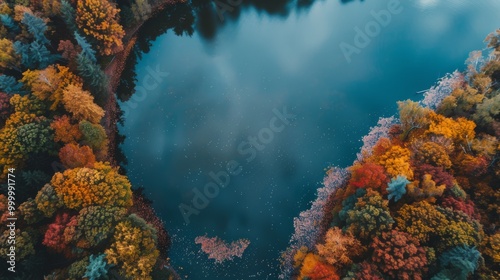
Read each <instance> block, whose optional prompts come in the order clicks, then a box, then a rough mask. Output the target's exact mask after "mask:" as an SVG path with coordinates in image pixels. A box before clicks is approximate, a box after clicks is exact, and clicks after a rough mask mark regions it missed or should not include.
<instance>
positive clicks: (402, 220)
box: [395, 201, 446, 244]
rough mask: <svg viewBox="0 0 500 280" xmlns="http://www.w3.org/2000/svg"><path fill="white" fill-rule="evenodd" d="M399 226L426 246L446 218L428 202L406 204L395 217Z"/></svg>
mask: <svg viewBox="0 0 500 280" xmlns="http://www.w3.org/2000/svg"><path fill="white" fill-rule="evenodd" d="M395 220H396V224H397V226H398V227H399V228H400V229H401V230H402V231H404V232H407V233H409V234H411V235H412V236H413V237H415V238H417V239H418V240H419V241H420V243H422V244H426V243H427V242H429V240H430V238H431V236H435V231H436V229H437V228H438V227H439V226H440V225H441V224H443V223H446V217H445V216H444V215H443V214H442V213H441V212H439V211H438V210H437V209H436V208H435V207H434V206H433V205H431V204H429V202H427V201H419V202H416V203H413V204H405V205H403V207H401V209H399V210H398V212H397V215H396V217H395Z"/></svg>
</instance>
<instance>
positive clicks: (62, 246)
mask: <svg viewBox="0 0 500 280" xmlns="http://www.w3.org/2000/svg"><path fill="white" fill-rule="evenodd" d="M70 220H71V216H70V215H69V214H68V213H59V214H57V215H56V218H55V220H54V222H53V223H51V224H50V225H49V227H48V228H47V231H46V232H45V236H44V238H43V242H42V244H43V245H45V246H47V247H49V248H50V249H52V250H54V251H55V252H57V253H64V255H66V256H67V257H71V255H72V254H71V249H70V248H69V246H68V243H67V242H66V241H65V239H64V229H65V228H66V227H67V226H68V223H69V222H70Z"/></svg>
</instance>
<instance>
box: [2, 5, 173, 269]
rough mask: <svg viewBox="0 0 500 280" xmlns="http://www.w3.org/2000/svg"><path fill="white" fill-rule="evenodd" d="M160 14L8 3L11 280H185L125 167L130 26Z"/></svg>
mask: <svg viewBox="0 0 500 280" xmlns="http://www.w3.org/2000/svg"><path fill="white" fill-rule="evenodd" d="M125 2H126V1H125ZM166 3H167V2H166ZM168 3H170V2H168ZM160 4H161V5H164V4H165V3H156V2H154V3H153V2H151V3H149V2H148V1H141V0H138V1H131V2H130V3H129V2H127V3H122V6H123V7H126V9H120V8H119V7H118V6H117V5H116V3H114V2H110V1H108V0H85V1H65V0H63V1H59V0H43V1H0V23H1V24H0V38H1V39H0V71H1V72H0V73H1V75H0V126H1V129H0V169H1V175H0V177H1V179H2V182H5V184H2V190H1V193H2V194H1V195H0V212H1V217H2V218H1V219H2V223H1V236H0V243H1V245H0V252H1V255H2V258H6V260H7V261H11V263H7V262H5V261H2V262H1V265H0V266H1V269H0V270H1V272H0V278H3V279H41V277H42V276H44V277H45V279H104V278H106V277H107V279H152V278H155V279H174V278H176V277H177V276H176V274H175V272H173V271H172V270H169V269H168V267H169V266H168V264H169V259H168V248H169V244H170V237H169V235H168V234H167V232H166V230H165V228H164V225H163V221H162V220H161V219H160V218H159V217H158V216H157V214H156V212H155V211H154V210H153V208H152V207H151V203H152V202H151V201H150V200H148V199H147V198H146V197H145V196H144V195H143V192H142V188H140V187H136V188H132V186H131V184H130V182H129V180H128V178H127V176H126V175H125V172H124V170H123V168H120V167H119V162H117V161H116V160H115V158H116V157H115V155H116V154H118V152H117V151H116V147H117V145H118V144H119V141H120V137H119V135H118V133H117V128H116V125H117V122H119V121H121V120H120V117H119V108H118V107H117V103H116V100H115V97H114V90H115V89H114V87H116V85H117V82H116V81H117V80H119V78H120V72H119V71H118V72H117V71H116V69H117V67H121V66H120V65H121V64H123V63H124V59H125V58H126V55H123V54H124V53H125V54H126V53H127V45H126V44H129V45H133V42H134V41H133V40H130V38H127V37H126V35H127V34H128V35H133V33H134V30H132V29H131V28H127V26H128V27H130V26H132V25H140V24H141V23H143V22H144V21H145V20H147V19H148V17H149V16H151V14H152V7H153V8H154V7H156V8H158V5H160ZM124 11H126V12H127V13H128V14H127V15H128V16H127V15H124V14H123V12H124ZM132 37H133V36H132ZM131 41H132V44H131V43H130V42H131ZM128 51H129V52H130V50H128ZM117 54H122V59H121V61H120V57H117ZM117 65H118V66H117ZM7 182H8V184H7ZM12 218H15V219H16V221H15V227H14V226H9V227H8V225H11V223H9V222H8V221H11V219H12ZM11 236H14V237H15V243H14V242H12V241H11V239H12V237H11ZM12 245H15V246H14V247H11V246H12ZM13 249H14V250H13ZM8 254H11V255H12V254H15V256H11V257H10V256H9V255H8ZM14 271H15V277H12V275H14V274H12V272H14ZM9 273H11V274H9Z"/></svg>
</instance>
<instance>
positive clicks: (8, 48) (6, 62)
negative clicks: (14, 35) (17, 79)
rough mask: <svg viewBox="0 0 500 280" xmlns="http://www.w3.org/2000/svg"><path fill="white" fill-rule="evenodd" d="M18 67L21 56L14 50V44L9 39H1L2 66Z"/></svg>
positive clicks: (0, 61)
mask: <svg viewBox="0 0 500 280" xmlns="http://www.w3.org/2000/svg"><path fill="white" fill-rule="evenodd" d="M18 67H19V58H18V57H17V54H16V52H15V50H14V44H13V43H12V41H10V40H8V39H5V38H2V39H0V68H13V69H18Z"/></svg>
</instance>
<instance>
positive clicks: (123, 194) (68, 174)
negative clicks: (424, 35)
mask: <svg viewBox="0 0 500 280" xmlns="http://www.w3.org/2000/svg"><path fill="white" fill-rule="evenodd" d="M287 2H288V1H277V2H276V3H275V4H265V3H263V2H262V1H243V2H242V4H241V5H242V6H243V7H247V6H250V5H253V6H254V7H255V8H256V9H258V10H262V11H265V12H267V13H270V14H279V15H286V14H287V13H289V10H288V9H287V8H286V7H287V5H286V3H287ZM312 2H314V1H299V3H300V7H301V8H307V7H309V6H310V5H311V4H312ZM344 2H345V1H344ZM205 5H207V3H205V2H203V1H191V2H189V3H187V2H186V1H183V0H167V1H159V0H149V1H148V0H129V1H117V3H115V2H113V1H110V0H82V1H76V0H34V1H27V0H15V1H5V0H0V172H1V173H0V179H1V182H2V183H4V184H2V185H1V188H0V217H1V218H0V219H1V224H0V257H2V258H3V259H4V260H3V261H2V262H1V263H0V278H2V279H41V278H40V276H41V275H43V277H44V279H91V280H92V279H180V278H179V276H178V275H177V273H176V272H175V271H174V270H173V269H172V268H171V265H170V259H169V256H168V252H169V246H170V243H171V238H170V236H169V234H168V232H167V231H166V229H165V227H164V222H163V221H162V220H161V218H160V217H158V215H157V213H156V212H155V210H154V209H153V208H152V201H151V200H149V199H148V198H147V197H146V196H145V195H144V191H143V190H144V189H143V188H142V187H143V186H132V185H131V183H130V181H129V179H128V178H127V175H126V172H125V170H124V168H123V167H122V166H121V164H122V163H123V162H125V161H126V159H124V158H123V155H122V154H121V152H120V150H119V145H120V143H121V142H122V141H123V137H122V136H121V135H120V134H119V133H118V130H117V125H118V124H119V123H120V122H123V119H122V113H121V111H120V108H119V106H118V103H117V100H116V96H118V97H119V98H121V99H124V100H126V99H127V97H129V96H130V95H131V94H132V93H133V87H134V81H133V79H132V80H130V81H129V80H124V79H122V77H121V74H122V72H127V71H129V68H131V67H129V66H130V65H129V64H130V63H131V61H130V60H127V58H128V57H129V55H130V54H132V63H133V62H134V60H135V59H136V57H137V56H140V55H139V53H140V51H145V50H147V49H148V48H149V46H150V41H151V40H154V38H156V36H158V34H156V33H153V34H149V33H148V32H150V31H146V32H145V33H146V35H145V36H144V37H145V38H146V39H144V37H143V38H142V39H138V37H137V32H138V30H140V28H141V26H143V25H146V26H147V24H148V23H147V21H148V20H149V19H150V18H152V17H153V16H154V15H155V14H156V13H158V12H161V11H162V10H167V11H168V10H169V9H178V10H182V11H185V17H183V20H182V21H181V20H178V19H176V18H175V19H172V18H168V20H170V21H171V22H169V25H167V26H168V27H169V28H170V27H171V28H173V29H174V31H175V32H176V34H184V33H186V34H188V35H190V34H192V33H193V28H194V27H193V23H194V14H195V13H198V17H199V18H200V20H201V21H203V20H205V22H211V23H212V24H206V25H205V26H208V29H200V30H199V31H200V33H202V35H203V36H205V37H206V38H208V39H209V38H211V37H212V36H213V34H214V32H215V31H216V29H217V28H218V25H217V24H216V22H218V21H214V16H215V15H216V14H217V10H206V9H201V8H200V7H204V6H205ZM225 15H226V18H228V19H231V18H235V17H238V15H239V13H238V12H227V13H225ZM219 24H220V23H219ZM157 32H158V33H161V30H159V31H157ZM486 41H487V44H488V48H489V49H490V50H491V51H490V52H489V53H483V52H482V51H476V52H472V53H471V56H470V58H469V60H468V61H467V65H468V68H467V69H466V71H464V72H463V73H461V72H454V73H452V74H449V75H447V76H445V77H444V78H443V79H441V80H440V81H439V83H438V84H437V85H436V86H435V87H433V88H432V89H431V90H429V91H427V92H426V93H425V96H424V99H423V100H422V101H420V102H414V101H410V100H407V101H402V102H399V103H398V107H399V116H398V117H397V118H396V117H391V118H381V119H380V121H379V123H378V125H377V126H375V127H373V128H372V129H371V131H370V132H369V134H368V135H366V136H365V137H364V138H363V143H364V145H363V147H362V150H361V152H360V154H359V155H358V158H357V159H356V161H355V162H354V164H353V165H352V166H350V167H349V168H346V169H341V168H332V169H330V170H329V171H328V172H327V176H326V177H325V179H324V187H323V188H321V189H319V190H318V199H317V200H316V201H315V202H313V205H312V208H311V209H310V210H307V211H304V212H302V214H301V215H300V216H299V217H298V218H296V219H295V221H294V226H295V233H294V235H293V236H292V239H291V242H290V247H289V249H288V250H287V251H285V252H284V253H283V256H282V262H283V275H282V277H283V278H286V279H290V278H293V279H303V280H305V279H310V280H319V279H371V280H375V279H433V280H440V279H464V280H465V279H500V231H499V229H498V228H497V227H496V226H497V224H498V216H499V215H500V206H499V203H498V201H499V199H500V192H499V186H500V184H499V182H500V161H499V157H500V142H499V140H498V138H499V137H500V119H499V117H500V94H499V92H500V30H497V31H496V32H494V33H492V34H491V35H489V36H488V37H487V38H486ZM115 94H116V96H115ZM144 187H147V186H144ZM13 218H15V222H12V219H13ZM12 236H15V244H13V242H12V239H13V238H12ZM197 242H198V243H200V244H202V246H203V245H205V246H208V245H210V244H211V243H216V242H215V241H214V240H211V239H209V238H206V239H200V240H197ZM240 243H241V244H240ZM240 243H237V244H236V245H235V246H236V247H237V248H236V249H237V251H238V254H237V255H241V254H242V250H244V248H246V247H247V246H248V244H249V242H248V241H246V240H245V241H240ZM207 244H208V245H207ZM233 245H234V244H233ZM13 247H14V248H15V250H13V249H12V248H13ZM212 247H213V246H212ZM216 247H217V246H216ZM226 247H228V246H226ZM217 248H219V247H217ZM242 248H243V249H242ZM224 250H226V251H227V250H229V249H227V248H225V249H224ZM13 254H14V255H15V257H14V255H13ZM214 255H215V256H216V257H214V258H216V259H217V257H218V255H217V252H215V253H214ZM13 270H15V271H16V274H15V278H11V277H12V271H13Z"/></svg>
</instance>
